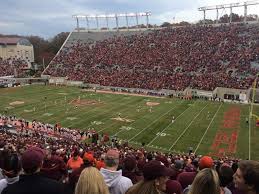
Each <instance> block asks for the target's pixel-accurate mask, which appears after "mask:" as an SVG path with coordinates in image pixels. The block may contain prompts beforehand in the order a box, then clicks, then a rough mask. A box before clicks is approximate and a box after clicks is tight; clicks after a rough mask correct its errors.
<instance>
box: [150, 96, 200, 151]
mask: <svg viewBox="0 0 259 194" xmlns="http://www.w3.org/2000/svg"><path fill="white" fill-rule="evenodd" d="M195 103H196V101H195V102H194V103H193V104H195ZM189 108H191V106H189V107H188V108H186V109H185V110H184V111H183V112H182V113H181V114H180V115H179V116H178V117H176V119H175V120H174V123H175V121H176V120H177V119H178V118H179V117H180V116H182V115H183V114H184V113H185V111H187V110H188V109H189ZM174 123H171V122H170V123H169V125H167V127H166V128H164V129H163V130H162V131H160V132H158V133H163V132H164V131H165V130H167V129H168V128H169V127H170V126H171V125H173V124H174ZM158 137H160V136H158V135H157V136H156V137H154V139H152V140H151V141H150V142H149V143H148V144H147V146H150V144H151V143H153V142H154V141H155V140H156V139H157V138H158Z"/></svg>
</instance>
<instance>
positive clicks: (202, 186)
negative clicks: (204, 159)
mask: <svg viewBox="0 0 259 194" xmlns="http://www.w3.org/2000/svg"><path fill="white" fill-rule="evenodd" d="M188 194H220V185H219V177H218V174H217V172H216V171H215V170H213V169H211V168H204V169H203V170H201V171H200V172H199V173H198V174H197V175H196V177H195V179H194V181H193V183H192V186H191V189H190V191H189V193H188Z"/></svg>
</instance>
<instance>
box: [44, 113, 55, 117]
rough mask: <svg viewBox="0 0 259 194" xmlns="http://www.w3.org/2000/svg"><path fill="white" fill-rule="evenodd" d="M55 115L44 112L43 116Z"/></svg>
mask: <svg viewBox="0 0 259 194" xmlns="http://www.w3.org/2000/svg"><path fill="white" fill-rule="evenodd" d="M52 115H53V113H48V112H47V113H44V114H43V115H42V116H47V117H49V116H52Z"/></svg>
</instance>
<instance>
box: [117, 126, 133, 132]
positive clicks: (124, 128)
mask: <svg viewBox="0 0 259 194" xmlns="http://www.w3.org/2000/svg"><path fill="white" fill-rule="evenodd" d="M134 129H135V128H134V127H127V126H122V127H121V128H120V130H126V131H130V130H134Z"/></svg>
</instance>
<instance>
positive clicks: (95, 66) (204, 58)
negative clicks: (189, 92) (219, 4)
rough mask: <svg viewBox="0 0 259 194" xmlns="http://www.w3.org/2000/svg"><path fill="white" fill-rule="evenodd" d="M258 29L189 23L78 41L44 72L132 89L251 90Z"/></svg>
mask: <svg viewBox="0 0 259 194" xmlns="http://www.w3.org/2000/svg"><path fill="white" fill-rule="evenodd" d="M258 32H259V27H258V25H244V24H238V25H236V24H235V25H229V26H227V25H221V26H218V27H213V26H190V27H183V28H165V29H162V30H155V31H152V32H150V33H148V34H142V35H133V36H120V37H116V36H114V37H113V38H109V39H106V40H103V41H98V42H96V43H94V44H88V43H84V42H81V41H78V42H74V44H69V45H65V47H64V48H63V49H62V50H61V52H60V53H59V55H57V56H56V57H55V58H54V60H53V61H52V62H51V64H50V65H49V67H48V68H47V69H46V71H45V72H44V74H49V75H52V76H57V77H68V79H70V80H81V81H84V82H86V83H94V84H100V85H104V86H118V87H127V88H142V89H162V88H163V89H174V90H184V89H185V88H186V87H192V88H197V89H203V90H213V89H215V88H216V87H228V88H237V89H247V88H249V87H251V84H252V82H253V80H254V78H255V75H256V73H257V72H258V68H259V65H258V63H259V42H258ZM254 64H255V65H254ZM256 64H257V65H256ZM205 80H206V81H205Z"/></svg>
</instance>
